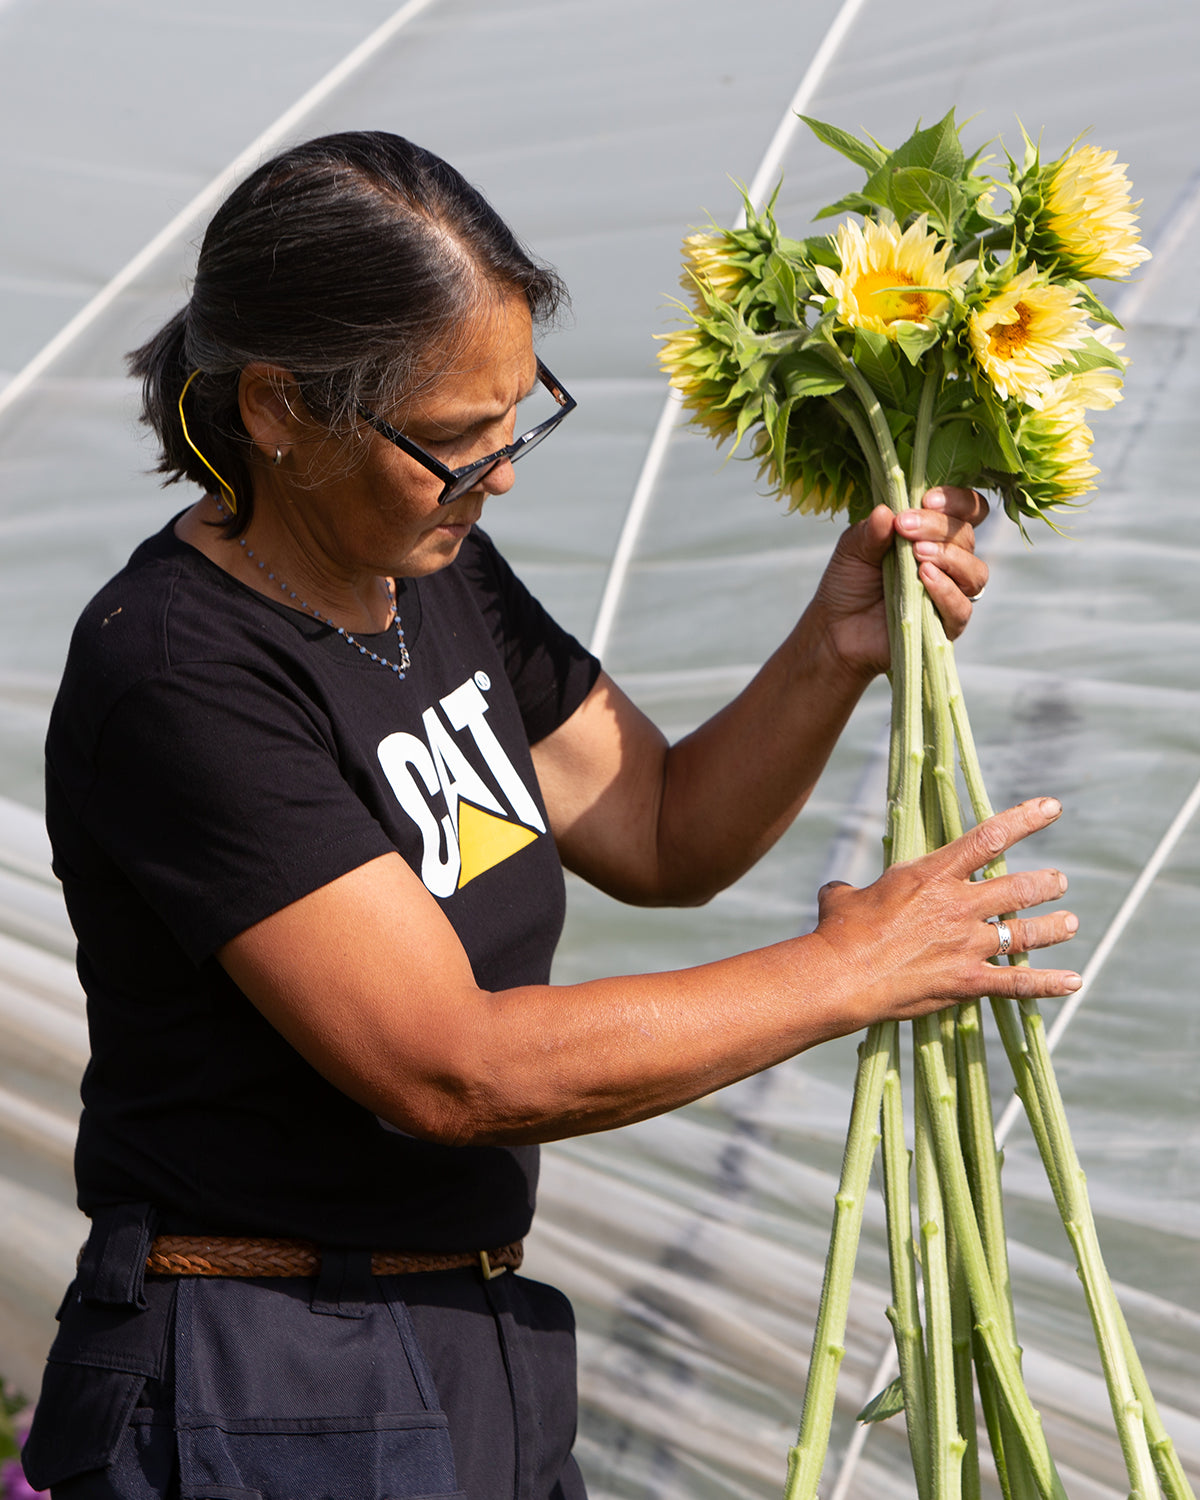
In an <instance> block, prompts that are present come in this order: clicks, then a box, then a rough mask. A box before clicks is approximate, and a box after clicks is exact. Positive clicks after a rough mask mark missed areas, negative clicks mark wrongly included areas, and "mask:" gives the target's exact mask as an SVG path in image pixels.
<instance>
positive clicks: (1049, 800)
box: [1039, 797, 1062, 818]
mask: <svg viewBox="0 0 1200 1500" xmlns="http://www.w3.org/2000/svg"><path fill="white" fill-rule="evenodd" d="M1039 807H1040V809H1041V812H1042V815H1043V817H1047V818H1057V817H1058V816H1059V814H1060V813H1061V812H1062V803H1061V802H1059V801H1058V799H1057V798H1055V797H1043V798H1042V800H1041V802H1040V803H1039Z"/></svg>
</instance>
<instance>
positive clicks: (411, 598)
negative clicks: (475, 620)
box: [159, 507, 424, 676]
mask: <svg viewBox="0 0 1200 1500" xmlns="http://www.w3.org/2000/svg"><path fill="white" fill-rule="evenodd" d="M187 508H188V509H190V507H187ZM185 513H186V510H181V511H179V512H178V513H177V514H176V515H174V516H172V517H171V519H170V520H169V521H168V522H167V524H166V526H165V527H164V528H163V530H162V531H161V532H160V533H159V536H160V537H161V538H162V539H163V540H165V542H166V544H167V551H168V553H170V552H174V553H175V554H176V555H177V556H179V557H181V558H182V559H183V560H185V561H186V560H194V561H193V566H195V563H196V562H198V564H199V566H198V569H197V571H198V572H199V573H200V574H202V575H207V576H208V577H209V578H210V579H212V580H215V581H216V582H218V583H219V584H220V585H221V587H223V588H227V589H228V590H229V591H230V592H232V593H234V594H236V595H238V596H239V597H242V598H250V599H253V600H256V601H257V602H258V603H259V604H261V605H263V606H264V608H266V609H268V610H269V611H270V612H271V614H272V615H275V616H276V617H277V618H279V619H284V620H288V621H290V622H291V624H292V625H293V626H294V627H295V628H296V630H297V631H298V632H299V633H300V634H301V635H302V636H303V637H304V638H305V640H308V641H312V642H314V643H319V644H321V645H322V646H328V647H329V648H330V649H331V650H332V649H334V648H336V649H337V651H338V652H340V653H341V654H342V655H343V656H344V657H345V658H346V660H347V662H348V664H349V665H352V666H354V665H356V666H358V667H369V668H370V669H371V670H372V671H373V672H375V671H378V670H379V663H378V662H375V661H372V660H371V658H370V656H369V655H362V654H360V653H359V652H357V651H355V650H354V649H353V648H347V646H346V643H345V640H344V639H341V640H340V639H339V638H338V628H337V626H336V625H328V624H326V623H325V621H324V620H319V619H316V618H315V617H314V616H313V615H311V614H308V613H306V612H305V611H304V610H301V609H292V608H291V607H290V605H287V604H284V603H283V601H282V600H279V599H273V598H272V597H271V595H270V594H267V593H264V592H262V591H261V590H260V589H256V588H254V587H252V586H251V585H250V584H248V583H245V582H243V581H242V579H240V578H238V577H237V576H236V575H235V574H233V573H230V572H229V571H228V570H227V569H225V568H223V567H222V566H221V565H220V563H218V562H214V561H213V559H212V558H211V557H209V556H208V554H207V553H206V552H202V551H201V550H200V548H199V547H196V546H193V544H192V543H191V542H189V541H185V540H184V538H183V537H181V536H179V535H178V533H177V532H176V530H175V526H176V523H177V522H178V520H179V518H180V516H182V515H184V514H185ZM418 582H419V580H418V579H416V578H405V577H400V578H396V579H395V580H394V583H395V587H396V608H397V611H398V613H399V614H400V616H401V619H402V621H403V625H404V636H405V640H406V641H407V643H408V648H409V651H410V652H411V651H412V650H413V648H414V647H415V646H416V643H417V641H418V639H419V638H420V634H421V624H422V620H423V617H424V609H423V607H422V599H421V594H420V590H419V589H418V587H417V585H418ZM354 638H355V640H356V641H359V642H361V643H362V644H364V645H366V646H368V649H369V650H374V651H375V652H376V655H378V656H386V655H387V650H386V647H387V645H388V643H389V642H390V643H391V645H392V648H393V651H394V650H395V642H396V634H395V630H394V628H393V627H392V626H391V625H389V626H387V627H386V629H384V630H381V631H371V632H370V633H367V632H365V631H364V632H362V633H356V634H355V637H354ZM389 675H392V676H395V675H397V674H395V673H390V674H389Z"/></svg>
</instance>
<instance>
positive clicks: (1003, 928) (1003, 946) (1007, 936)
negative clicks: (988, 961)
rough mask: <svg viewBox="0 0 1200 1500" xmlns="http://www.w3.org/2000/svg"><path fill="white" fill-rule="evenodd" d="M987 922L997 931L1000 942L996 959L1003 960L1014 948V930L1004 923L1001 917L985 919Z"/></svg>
mask: <svg viewBox="0 0 1200 1500" xmlns="http://www.w3.org/2000/svg"><path fill="white" fill-rule="evenodd" d="M984 921H985V922H990V923H991V924H992V926H993V927H994V928H995V929H996V936H997V938H999V940H1000V946H999V947H998V948H997V949H996V957H997V958H1003V957H1004V955H1005V954H1006V953H1007V952H1008V950H1009V949H1010V948H1011V947H1012V929H1011V928H1010V927H1009V925H1008V923H1007V922H1002V921H1001V920H1000V918H999V917H985V918H984Z"/></svg>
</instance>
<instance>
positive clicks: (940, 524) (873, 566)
mask: <svg viewBox="0 0 1200 1500" xmlns="http://www.w3.org/2000/svg"><path fill="white" fill-rule="evenodd" d="M987 514H988V503H987V501H986V500H985V499H984V498H983V496H982V495H980V494H977V493H976V492H975V491H974V490H963V489H955V488H953V487H951V486H949V485H946V486H944V487H942V488H939V489H933V490H930V491H929V492H928V493H927V494H926V496H925V498H924V500H923V501H922V502H921V509H920V510H906V511H902V512H901V513H900V514H899V515H896V514H894V512H892V511H890V510H889V509H888V508H887V506H886V505H879V506H876V508H875V509H874V510H873V511H872V512H871V514H870V515H869V516H868V517H867V518H866V520H865V521H860V522H859V523H858V525H857V526H851V527H850V528H849V529H848V530H847V531H845V532H844V533H843V535H842V537H841V539H840V540H839V542H838V545H837V547H836V549H835V550H834V554H833V557H832V558H831V559H830V561H829V566H828V567H827V568H826V570H825V574H824V577H823V578H822V579H821V583H820V586H819V587H818V589H817V593H816V597H815V599H814V601H813V602H814V604H816V605H817V607H818V608H819V609H821V610H823V611H824V612H825V614H826V618H827V625H826V628H827V631H828V639H829V643H830V645H831V646H832V647H833V649H834V650H835V652H836V653H837V655H838V656H839V657H840V658H841V659H842V661H843V662H844V663H845V664H846V665H847V666H848V667H850V668H852V669H853V670H855V671H857V672H867V673H875V672H885V671H887V669H888V666H889V654H888V639H887V619H886V616H885V614H884V607H883V559H884V557H885V556H886V555H887V551H888V548H889V547H890V546H891V545H892V539H893V537H894V536H897V535H899V536H902V537H904V538H906V539H907V540H908V541H910V542H912V543H913V550H914V552H915V553H916V558H917V564H918V571H919V576H920V579H921V582H922V583H923V584H924V585H925V588H926V589H927V590H928V593H929V597H930V598H931V599H932V600H933V603H934V606H935V607H936V609H937V611H938V614H939V615H941V617H942V622H943V624H944V625H945V627H946V634H947V635H948V636H949V637H950V638H951V640H953V639H955V638H956V637H957V636H959V635H961V634H962V632H963V630H964V629H965V628H966V624H967V621H968V620H969V619H970V618H971V601H972V599H973V598H977V597H978V596H979V594H980V593H981V592H982V591H983V587H984V585H985V584H986V583H987V579H988V568H987V564H986V563H985V562H984V561H983V560H982V558H979V557H976V556H975V528H976V526H978V525H979V524H980V522H981V521H983V520H984V518H985V517H986V516H987Z"/></svg>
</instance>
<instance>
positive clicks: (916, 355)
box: [896, 321, 942, 365]
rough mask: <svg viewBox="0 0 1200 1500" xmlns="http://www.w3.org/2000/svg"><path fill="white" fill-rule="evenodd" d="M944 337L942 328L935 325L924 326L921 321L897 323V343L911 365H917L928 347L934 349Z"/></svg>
mask: <svg viewBox="0 0 1200 1500" xmlns="http://www.w3.org/2000/svg"><path fill="white" fill-rule="evenodd" d="M941 337H942V330H941V329H940V328H937V327H935V326H933V325H926V326H925V327H922V326H921V325H920V324H919V323H906V322H903V321H901V322H899V323H897V324H896V343H897V344H898V345H899V346H900V352H901V353H902V354H903V355H904V357H905V359H907V360H908V362H909V364H910V365H915V364H916V363H917V361H918V360H919V359H920V358H921V356H922V355H923V354H924V353H925V351H926V349H932V348H933V346H934V344H936V343H937V342H938V340H939V339H940V338H941Z"/></svg>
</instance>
